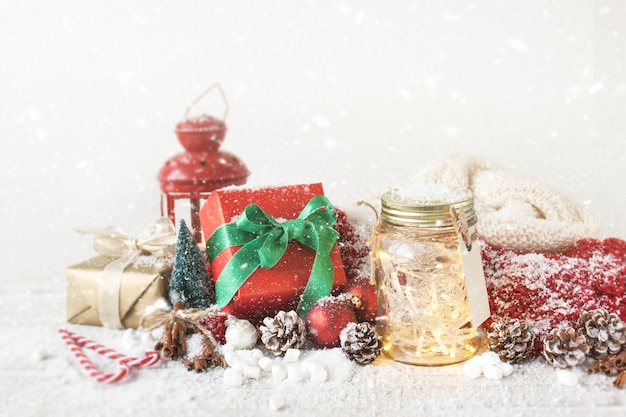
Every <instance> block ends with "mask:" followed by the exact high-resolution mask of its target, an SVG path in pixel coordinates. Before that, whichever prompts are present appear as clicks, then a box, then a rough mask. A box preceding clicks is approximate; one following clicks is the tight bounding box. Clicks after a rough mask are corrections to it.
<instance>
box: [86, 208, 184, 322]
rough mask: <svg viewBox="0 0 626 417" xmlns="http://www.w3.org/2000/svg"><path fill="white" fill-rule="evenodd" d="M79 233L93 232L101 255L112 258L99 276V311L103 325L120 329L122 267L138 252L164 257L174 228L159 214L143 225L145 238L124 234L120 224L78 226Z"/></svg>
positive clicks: (171, 244) (171, 250) (173, 238)
mask: <svg viewBox="0 0 626 417" xmlns="http://www.w3.org/2000/svg"><path fill="white" fill-rule="evenodd" d="M76 231H77V232H78V233H82V234H91V235H95V237H94V239H93V248H94V249H95V250H96V252H98V253H99V254H100V255H102V256H106V257H109V258H114V260H113V261H112V262H110V263H109V264H107V266H106V267H105V268H104V271H103V273H102V277H101V279H100V286H99V292H98V314H99V316H100V321H101V322H102V325H103V326H106V327H111V328H114V329H121V328H123V325H122V322H121V317H120V311H119V310H120V286H121V282H122V274H123V272H124V270H125V269H126V268H127V267H128V266H129V265H130V264H132V263H133V262H134V261H135V260H136V259H137V257H138V256H139V255H141V254H151V255H154V256H155V257H157V258H164V257H166V256H168V255H170V254H173V253H174V251H175V248H176V228H175V226H174V224H173V223H172V221H171V220H170V219H169V218H167V217H160V218H158V219H157V220H156V221H155V222H154V223H150V224H149V225H148V226H147V227H146V235H147V236H148V237H147V238H146V239H143V240H138V239H135V238H131V237H129V236H126V235H125V234H124V233H123V232H122V231H121V230H120V228H119V227H117V226H109V227H105V228H80V229H76Z"/></svg>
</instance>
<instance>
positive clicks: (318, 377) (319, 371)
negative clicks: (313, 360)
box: [311, 368, 328, 384]
mask: <svg viewBox="0 0 626 417" xmlns="http://www.w3.org/2000/svg"><path fill="white" fill-rule="evenodd" d="M327 379H328V372H326V369H324V368H314V369H313V370H312V371H311V381H312V382H316V383H318V384H319V383H322V382H326V380H327Z"/></svg>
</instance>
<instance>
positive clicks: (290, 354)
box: [285, 349, 300, 363]
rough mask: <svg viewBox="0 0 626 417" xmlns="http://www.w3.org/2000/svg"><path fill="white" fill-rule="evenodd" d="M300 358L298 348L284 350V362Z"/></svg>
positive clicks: (295, 360) (291, 361)
mask: <svg viewBox="0 0 626 417" xmlns="http://www.w3.org/2000/svg"><path fill="white" fill-rule="evenodd" d="M299 358H300V349H287V351H286V352H285V362H290V363H293V362H297V361H298V359H299Z"/></svg>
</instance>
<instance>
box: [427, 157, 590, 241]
mask: <svg viewBox="0 0 626 417" xmlns="http://www.w3.org/2000/svg"><path fill="white" fill-rule="evenodd" d="M417 181H419V182H434V183H443V184H447V185H455V186H459V187H464V188H467V189H470V190H471V191H472V192H473V193H474V200H475V208H476V213H477V216H478V224H477V226H476V228H477V231H478V234H479V235H480V237H481V238H482V239H483V240H485V241H486V242H488V243H489V244H491V245H497V246H503V247H507V248H510V249H513V250H519V251H539V252H560V251H562V250H564V249H566V248H567V247H569V246H571V245H573V244H574V243H575V242H576V241H577V240H578V239H581V238H585V237H596V235H597V233H598V225H597V224H596V222H595V221H594V219H593V218H592V217H591V215H590V214H589V213H588V212H587V210H586V209H585V208H584V207H582V206H580V205H579V204H577V203H576V202H574V201H573V200H571V199H570V198H568V197H567V196H565V195H563V194H561V193H559V192H558V191H556V190H555V189H553V188H551V187H550V186H548V185H545V184H542V183H541V182H540V181H538V180H537V179H535V178H530V177H528V176H525V175H523V174H521V173H519V172H517V171H515V170H513V169H511V168H507V167H504V166H501V165H498V164H495V163H491V162H489V161H486V160H484V159H481V158H479V157H477V156H473V155H453V156H450V157H448V158H446V159H444V160H442V161H440V162H438V163H436V164H434V165H432V166H430V167H427V168H425V169H424V170H423V171H421V172H420V173H419V174H418V177H417Z"/></svg>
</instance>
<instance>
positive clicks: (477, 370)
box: [462, 361, 483, 379]
mask: <svg viewBox="0 0 626 417" xmlns="http://www.w3.org/2000/svg"><path fill="white" fill-rule="evenodd" d="M462 370H463V374H465V376H466V377H468V378H471V379H476V378H478V377H479V376H480V375H481V374H482V373H483V371H482V367H481V366H480V364H478V363H477V361H474V362H472V361H468V362H465V363H464V364H463V368H462Z"/></svg>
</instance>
